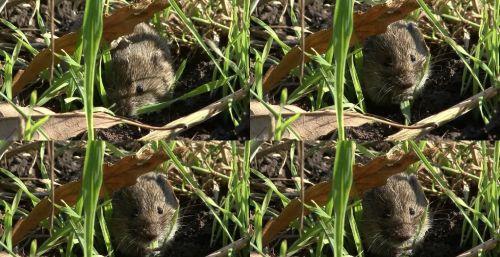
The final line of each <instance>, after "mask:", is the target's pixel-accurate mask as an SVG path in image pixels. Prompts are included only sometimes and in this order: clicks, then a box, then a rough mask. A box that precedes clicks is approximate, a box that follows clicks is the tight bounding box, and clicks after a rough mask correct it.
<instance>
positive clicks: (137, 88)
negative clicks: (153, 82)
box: [135, 84, 144, 94]
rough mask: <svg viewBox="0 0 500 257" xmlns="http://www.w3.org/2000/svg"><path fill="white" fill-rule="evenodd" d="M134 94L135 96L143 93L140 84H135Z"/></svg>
mask: <svg viewBox="0 0 500 257" xmlns="http://www.w3.org/2000/svg"><path fill="white" fill-rule="evenodd" d="M135 92H136V93H137V94H142V93H144V87H143V85H142V84H137V86H136V87H135Z"/></svg>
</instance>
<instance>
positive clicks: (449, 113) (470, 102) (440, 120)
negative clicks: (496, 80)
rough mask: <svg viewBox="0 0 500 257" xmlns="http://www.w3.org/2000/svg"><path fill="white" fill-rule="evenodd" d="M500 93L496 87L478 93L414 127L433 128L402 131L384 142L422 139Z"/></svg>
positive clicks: (499, 89)
mask: <svg viewBox="0 0 500 257" xmlns="http://www.w3.org/2000/svg"><path fill="white" fill-rule="evenodd" d="M499 92H500V88H498V87H490V88H487V89H486V90H484V91H482V92H481V93H478V94H476V95H474V96H471V97H469V98H467V99H465V100H464V101H462V102H460V103H458V104H456V105H454V106H452V107H450V108H448V109H446V110H444V111H442V112H439V113H437V114H434V115H432V116H429V117H427V118H425V119H423V120H421V121H419V122H417V123H415V124H414V125H415V126H418V125H422V124H435V126H432V127H427V128H420V129H403V130H401V131H399V132H397V133H395V134H393V135H390V136H389V137H387V138H386V139H385V140H386V141H402V140H411V139H414V138H417V137H422V136H424V135H426V134H427V133H429V132H430V131H431V130H433V129H434V128H437V127H440V126H442V125H444V124H446V123H448V122H450V121H452V120H454V119H456V118H458V117H460V116H462V115H464V114H466V113H468V112H469V111H470V110H472V109H474V108H475V107H477V106H478V105H479V102H480V101H484V100H486V99H489V98H492V97H494V96H496V95H497V94H498V93H499Z"/></svg>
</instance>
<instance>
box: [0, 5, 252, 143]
mask: <svg viewBox="0 0 500 257" xmlns="http://www.w3.org/2000/svg"><path fill="white" fill-rule="evenodd" d="M84 3H85V1H67V0H64V1H61V2H60V3H59V4H58V5H57V6H56V7H55V13H56V15H55V18H56V22H55V23H56V24H55V26H56V29H55V31H56V33H55V34H56V35H57V36H62V35H64V34H66V33H68V32H70V31H71V30H75V29H78V24H79V19H81V18H80V17H81V15H82V13H83V10H84V7H85V4H84ZM33 12H34V8H33V6H32V5H30V4H21V5H17V6H15V7H11V8H7V12H6V13H2V17H3V18H5V19H6V20H8V21H9V22H11V23H12V24H14V25H15V26H16V27H19V28H20V29H21V30H22V31H23V32H24V33H25V34H26V35H27V37H28V40H29V41H30V43H32V45H33V46H34V47H35V48H37V49H38V50H41V49H43V48H45V47H46V45H45V43H44V41H43V40H42V37H41V34H42V33H41V32H40V31H38V29H37V26H36V25H35V24H36V19H35V18H31V14H32V13H33ZM40 12H41V15H42V17H43V19H44V21H47V20H48V7H47V1H41V10H40ZM35 17H36V16H35ZM75 24H76V25H75ZM75 26H76V27H75ZM0 32H1V33H0V43H3V44H2V49H4V50H6V51H7V52H12V49H13V47H14V45H15V43H16V42H17V39H16V38H15V37H13V36H12V33H11V32H12V31H11V30H10V29H8V28H7V27H6V26H4V25H3V24H0ZM223 37H224V35H221V38H223ZM177 47H178V48H177ZM172 48H175V49H172V52H173V53H176V57H175V60H174V67H177V66H178V65H179V64H180V63H181V62H182V61H183V60H185V59H187V60H188V62H187V66H186V68H185V70H184V73H183V74H182V76H181V78H180V79H179V80H178V81H177V83H176V88H175V92H174V97H178V96H181V95H182V94H184V93H187V92H189V91H190V90H192V89H194V88H196V87H198V86H200V85H202V84H205V83H207V82H210V81H211V80H212V76H213V72H214V64H213V63H212V62H211V61H210V60H209V59H208V57H207V56H206V55H205V54H204V53H203V52H202V51H201V50H200V49H191V48H192V47H188V46H182V45H181V46H178V45H172ZM19 57H20V59H22V60H24V61H21V65H16V66H15V67H14V74H15V73H16V72H17V71H18V70H19V69H23V68H25V67H26V65H27V64H28V63H29V62H30V60H31V59H32V57H31V55H30V54H29V53H28V52H26V51H25V50H24V49H23V50H22V51H21V53H20V54H19ZM1 62H3V59H0V66H1ZM234 86H236V85H234ZM47 88H48V83H47V81H40V80H38V81H36V82H35V83H34V84H33V85H30V86H29V88H28V89H27V90H24V92H22V93H21V94H20V95H19V96H18V97H17V98H16V100H17V101H18V102H19V103H20V104H22V105H27V104H28V103H29V97H30V94H31V91H32V90H33V89H35V90H37V91H38V95H41V94H42V93H43V92H44V91H45V90H46V89H47ZM222 97H223V94H222V92H221V90H215V91H212V92H210V93H207V94H203V95H200V96H196V97H192V98H189V99H187V100H185V101H180V102H177V103H175V104H173V105H172V106H171V107H168V108H166V109H164V110H162V111H161V112H158V113H151V114H148V115H143V116H140V117H135V118H133V119H136V120H138V121H140V122H143V123H146V124H149V125H153V126H163V125H165V124H167V123H169V122H171V121H173V120H175V119H178V118H181V117H184V116H186V115H188V114H191V113H194V112H195V111H197V110H199V109H201V108H203V107H205V106H207V105H209V104H211V103H213V102H215V101H217V100H219V99H220V98H222ZM242 102H243V103H245V101H242ZM246 102H248V101H246ZM99 104H100V100H99V99H97V98H96V99H95V105H96V106H99ZM60 105H61V104H60V103H59V101H56V100H52V101H50V102H49V103H47V104H46V106H44V107H47V108H49V109H51V110H53V111H54V112H62V111H63V110H62V109H61V106H60ZM75 107H76V108H81V107H82V106H81V104H80V105H78V104H76V106H75ZM244 112H245V113H243V114H242V115H241V116H242V117H243V118H242V121H241V124H242V125H240V126H238V127H235V126H234V124H233V122H232V121H231V119H230V116H229V113H228V112H227V111H224V112H222V113H220V114H218V115H216V116H215V117H213V118H211V119H209V120H207V121H206V122H203V123H201V124H199V125H197V126H195V127H193V128H190V129H189V130H186V131H184V132H182V133H180V134H179V135H177V138H188V139H198V140H208V139H218V140H231V139H232V140H238V139H239V140H244V139H247V138H248V137H249V128H250V127H249V124H248V125H247V123H248V122H246V121H245V120H246V119H249V118H248V117H247V116H248V115H249V114H248V113H246V112H248V111H244ZM149 132H150V131H149V130H148V129H139V128H137V127H134V126H130V125H120V126H114V127H112V128H109V129H98V130H97V138H99V139H103V140H107V141H111V142H118V141H130V140H136V139H138V138H140V137H141V136H144V135H147V134H148V133H149ZM81 138H86V135H80V136H76V137H75V138H74V139H81Z"/></svg>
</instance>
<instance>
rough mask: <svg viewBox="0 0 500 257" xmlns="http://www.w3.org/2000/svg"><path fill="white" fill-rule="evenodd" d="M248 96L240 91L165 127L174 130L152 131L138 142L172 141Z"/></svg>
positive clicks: (246, 92) (245, 90)
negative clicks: (183, 132)
mask: <svg viewBox="0 0 500 257" xmlns="http://www.w3.org/2000/svg"><path fill="white" fill-rule="evenodd" d="M247 95H248V90H247V89H244V88H242V89H240V90H238V91H236V92H234V93H232V94H230V95H228V96H226V97H224V98H221V99H219V100H218V101H216V102H214V103H212V104H210V105H208V106H206V107H203V108H202V109H200V110H198V111H196V112H194V113H191V114H189V115H187V116H184V117H182V118H179V119H177V120H174V121H172V122H170V123H168V124H167V125H165V127H169V128H175V129H171V130H162V131H153V132H151V133H149V134H147V135H145V136H144V137H142V138H140V139H139V140H143V141H149V140H159V139H172V138H175V137H176V136H177V135H178V134H179V133H181V132H182V131H185V130H187V129H189V128H192V127H194V126H196V125H198V124H200V123H202V122H203V121H206V120H208V119H210V118H212V117H214V116H215V115H217V114H219V113H220V112H222V111H224V110H226V109H227V107H228V105H229V104H230V103H232V102H235V101H239V100H241V99H243V98H244V97H245V96H247Z"/></svg>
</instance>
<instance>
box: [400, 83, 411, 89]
mask: <svg viewBox="0 0 500 257" xmlns="http://www.w3.org/2000/svg"><path fill="white" fill-rule="evenodd" d="M400 86H401V88H404V89H408V88H410V87H413V83H411V82H401V83H400Z"/></svg>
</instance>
